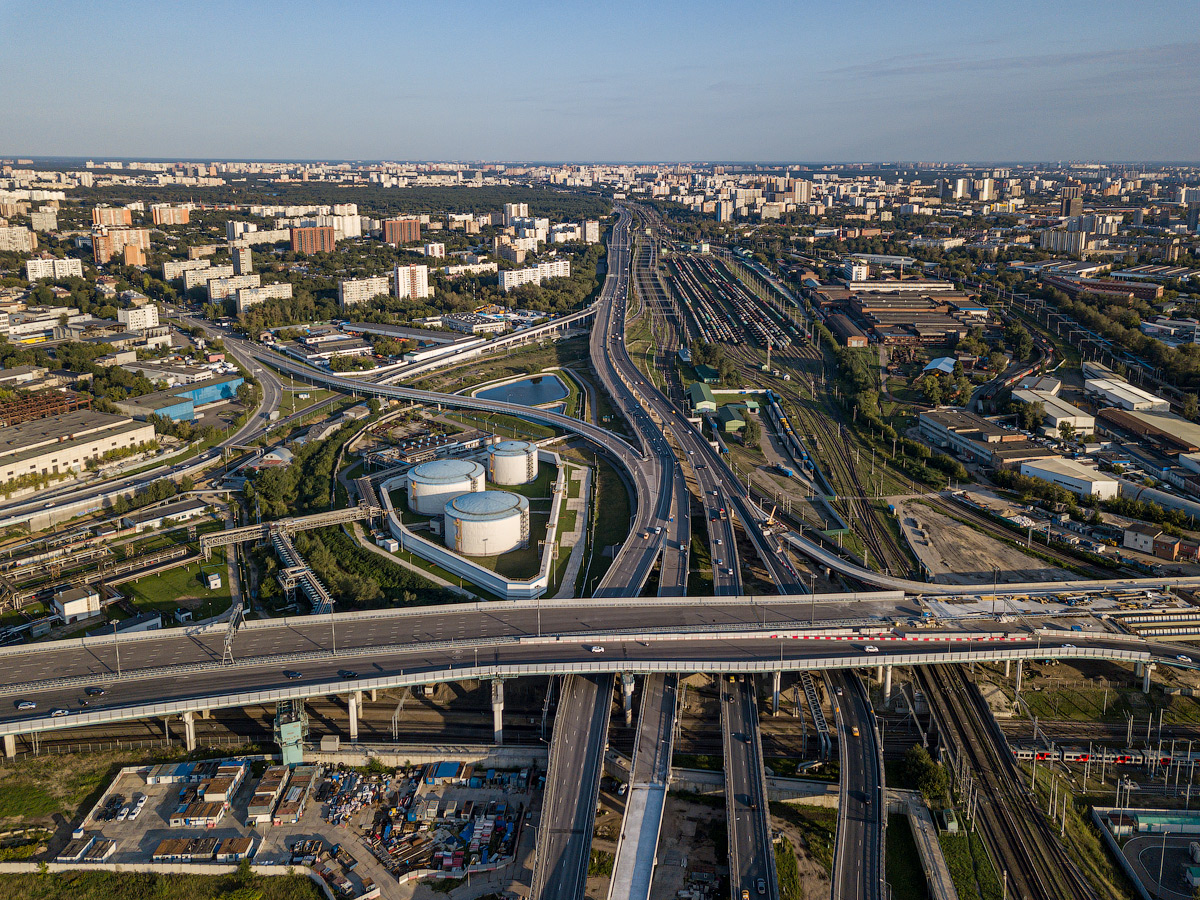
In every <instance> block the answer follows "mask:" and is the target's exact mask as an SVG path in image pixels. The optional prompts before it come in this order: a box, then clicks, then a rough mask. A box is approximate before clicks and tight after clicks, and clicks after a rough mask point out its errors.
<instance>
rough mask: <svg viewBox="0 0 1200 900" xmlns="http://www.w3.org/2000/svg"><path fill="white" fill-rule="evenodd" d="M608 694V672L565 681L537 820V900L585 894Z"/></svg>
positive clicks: (610, 687)
mask: <svg viewBox="0 0 1200 900" xmlns="http://www.w3.org/2000/svg"><path fill="white" fill-rule="evenodd" d="M612 692H613V676H611V675H570V676H568V677H567V678H566V680H565V684H564V687H563V693H562V699H561V700H560V702H559V705H558V714H557V716H555V719H554V743H553V744H552V746H551V748H550V769H549V772H548V773H547V776H546V784H547V791H546V798H545V801H544V802H543V803H542V810H541V815H540V821H539V822H538V841H537V861H536V863H535V864H534V870H533V871H534V875H533V890H532V892H531V894H530V896H531V897H537V898H539V900H573V898H576V897H582V896H583V887H584V882H585V881H586V879H587V869H588V861H589V859H590V857H591V847H592V820H593V819H594V818H595V815H596V799H597V797H598V795H599V792H600V775H601V773H602V772H603V770H604V750H605V747H606V745H607V735H608V719H609V712H610V711H611V709H612Z"/></svg>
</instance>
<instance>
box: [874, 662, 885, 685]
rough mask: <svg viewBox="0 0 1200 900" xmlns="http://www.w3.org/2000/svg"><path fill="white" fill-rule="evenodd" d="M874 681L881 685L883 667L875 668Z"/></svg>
mask: <svg viewBox="0 0 1200 900" xmlns="http://www.w3.org/2000/svg"><path fill="white" fill-rule="evenodd" d="M875 680H876V681H878V682H879V683H880V684H883V666H876V667H875Z"/></svg>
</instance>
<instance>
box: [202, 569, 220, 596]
mask: <svg viewBox="0 0 1200 900" xmlns="http://www.w3.org/2000/svg"><path fill="white" fill-rule="evenodd" d="M204 583H205V584H206V585H208V589H209V590H210V591H215V590H216V589H217V588H219V587H220V586H221V576H220V575H218V574H217V573H216V572H209V573H208V574H207V575H205V576H204Z"/></svg>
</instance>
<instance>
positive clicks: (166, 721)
mask: <svg viewBox="0 0 1200 900" xmlns="http://www.w3.org/2000/svg"><path fill="white" fill-rule="evenodd" d="M163 735H164V736H165V737H166V739H167V743H170V742H171V717H170V716H163Z"/></svg>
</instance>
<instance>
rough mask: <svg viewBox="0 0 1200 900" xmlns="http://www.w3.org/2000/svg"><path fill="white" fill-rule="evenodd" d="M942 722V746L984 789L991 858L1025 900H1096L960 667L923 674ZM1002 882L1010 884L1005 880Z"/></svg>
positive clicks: (983, 821) (983, 822) (981, 804)
mask: <svg viewBox="0 0 1200 900" xmlns="http://www.w3.org/2000/svg"><path fill="white" fill-rule="evenodd" d="M917 672H918V678H919V679H920V682H921V685H922V687H923V689H924V690H925V695H926V697H927V698H928V699H929V702H930V704H931V705H932V707H933V710H934V715H935V717H936V719H937V722H938V729H939V740H940V741H941V742H942V744H943V747H946V748H947V749H950V750H951V751H952V754H953V756H954V758H955V760H956V761H957V760H959V759H962V760H963V764H965V767H966V769H967V770H968V771H969V772H970V773H971V776H972V778H973V779H974V780H975V783H976V784H977V786H978V789H979V794H978V801H977V803H978V805H977V807H976V818H977V822H978V825H979V828H980V830H981V833H982V835H983V841H984V844H985V846H986V847H987V850H988V855H989V856H990V857H991V859H992V860H993V862H994V863H995V864H996V865H997V866H999V867H1000V868H1001V870H1002V873H1007V882H1008V886H1009V888H1010V890H1011V892H1012V893H1011V896H1014V897H1019V898H1022V900H1095V898H1096V897H1097V894H1096V892H1095V891H1094V890H1093V889H1092V887H1091V885H1089V884H1088V883H1087V881H1086V879H1085V878H1084V877H1083V875H1082V874H1080V872H1079V870H1078V869H1077V868H1076V866H1075V864H1074V863H1073V862H1072V861H1071V859H1070V857H1069V856H1068V855H1067V852H1066V850H1065V849H1064V848H1063V846H1062V844H1061V843H1060V842H1059V840H1058V837H1057V836H1056V835H1055V834H1054V832H1053V830H1052V829H1051V828H1050V826H1049V825H1048V823H1047V822H1046V820H1045V819H1044V818H1043V816H1042V813H1041V810H1039V809H1038V808H1037V806H1036V804H1035V803H1034V801H1033V798H1032V796H1031V795H1030V793H1029V791H1028V790H1027V789H1026V787H1025V785H1024V784H1023V783H1022V782H1021V779H1020V774H1019V773H1018V771H1017V768H1016V764H1015V762H1014V761H1013V759H1012V756H1011V754H1009V753H1008V750H1007V748H1005V747H1004V745H1003V735H1002V734H1001V732H1000V729H999V728H998V727H997V726H996V723H995V720H994V719H992V717H991V714H990V713H987V714H986V716H985V714H984V713H983V712H981V710H980V703H981V700H980V697H979V693H978V691H977V690H976V689H975V686H974V685H972V684H971V683H970V682H969V681H968V680H967V678H966V677H965V675H964V674H963V671H962V668H961V667H960V666H955V665H950V666H926V667H924V668H920V669H918V670H917ZM1001 877H1004V875H1003V874H1001Z"/></svg>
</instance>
